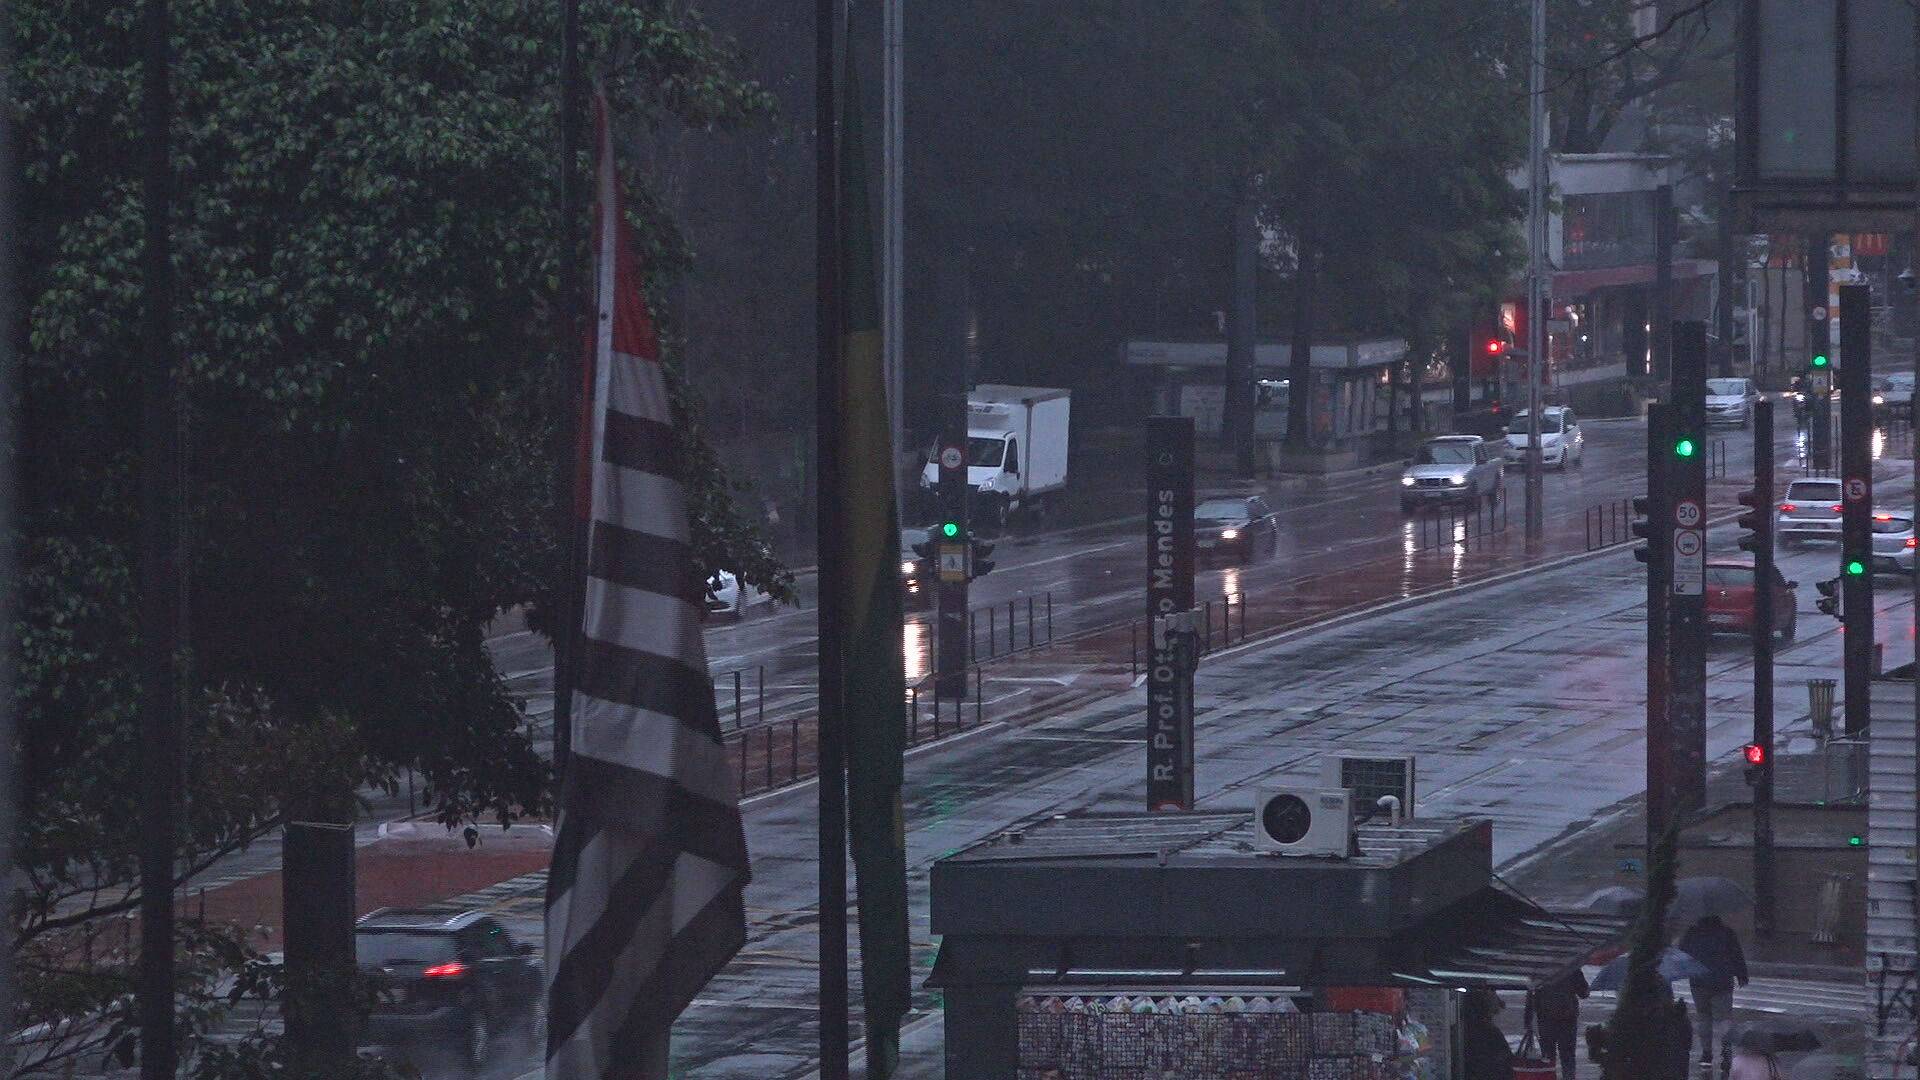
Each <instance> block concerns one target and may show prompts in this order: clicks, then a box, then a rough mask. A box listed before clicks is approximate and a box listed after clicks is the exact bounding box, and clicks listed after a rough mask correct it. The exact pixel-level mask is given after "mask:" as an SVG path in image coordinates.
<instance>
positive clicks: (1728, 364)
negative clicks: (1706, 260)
mask: <svg viewBox="0 0 1920 1080" xmlns="http://www.w3.org/2000/svg"><path fill="white" fill-rule="evenodd" d="M1723 199H1724V201H1723V202H1722V203H1721V205H1720V221H1719V234H1720V236H1719V244H1720V265H1719V267H1718V271H1717V273H1716V274H1715V275H1714V281H1715V284H1716V286H1717V287H1716V288H1715V290H1714V293H1715V300H1714V305H1713V333H1714V336H1715V337H1716V338H1718V339H1719V347H1718V348H1717V349H1716V350H1715V351H1714V361H1715V368H1714V370H1715V372H1716V374H1718V375H1719V376H1720V377H1721V378H1723V379H1730V378H1732V377H1733V271H1734V266H1735V263H1734V261H1733V244H1734V236H1733V192H1732V191H1731V190H1728V191H1726V192H1724V193H1723ZM1745 261H1746V260H1745V258H1744V257H1743V258H1742V259H1741V262H1743V263H1744V262H1745ZM1748 371H1749V374H1751V372H1752V365H1748Z"/></svg>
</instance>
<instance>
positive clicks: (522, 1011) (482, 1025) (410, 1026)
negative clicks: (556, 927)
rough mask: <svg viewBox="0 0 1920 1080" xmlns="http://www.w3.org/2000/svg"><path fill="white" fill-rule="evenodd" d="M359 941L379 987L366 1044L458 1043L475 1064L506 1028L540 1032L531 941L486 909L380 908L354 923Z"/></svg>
mask: <svg viewBox="0 0 1920 1080" xmlns="http://www.w3.org/2000/svg"><path fill="white" fill-rule="evenodd" d="M354 951H355V953H356V955H357V960H358V963H359V965H360V970H361V971H362V972H363V973H364V974H366V975H367V976H369V977H370V978H371V979H372V981H373V983H374V985H375V987H376V988H377V989H378V990H379V992H380V997H379V1001H378V1003H377V1004H376V1005H375V1006H374V1009H373V1012H372V1014H371V1015H370V1016H369V1017H368V1018H367V1026H366V1029H365V1031H364V1032H363V1033H362V1036H361V1039H360V1041H361V1043H362V1044H363V1045H369V1046H382V1047H386V1048H388V1049H391V1050H394V1051H396V1052H398V1053H400V1054H402V1055H408V1054H412V1053H418V1052H421V1051H429V1052H431V1051H444V1050H451V1051H453V1052H454V1053H456V1054H457V1055H458V1058H459V1060H460V1062H461V1064H462V1065H463V1066H464V1067H465V1068H466V1069H467V1070H469V1071H470V1072H475V1073H477V1072H479V1071H481V1070H482V1069H484V1068H486V1066H487V1064H488V1062H489V1061H490V1060H491V1059H492V1058H493V1056H494V1049H495V1045H496V1040H497V1039H499V1037H500V1036H502V1035H504V1034H507V1033H510V1032H515V1031H517V1032H519V1033H520V1034H521V1035H522V1036H524V1037H525V1038H526V1039H527V1040H528V1041H529V1042H535V1041H537V1040H538V1039H539V1035H538V1030H539V1021H540V1009H541V998H542V988H541V977H540V965H539V963H538V961H536V960H535V959H534V958H533V946H532V945H531V944H529V943H526V942H520V941H515V940H514V939H513V937H512V935H510V934H508V933H507V930H506V928H505V927H503V926H501V925H500V924H499V923H498V922H496V921H494V919H493V918H492V917H490V916H488V915H486V914H484V913H482V912H478V911H466V910H459V909H436V908H424V909H401V908H382V909H381V910H379V911H375V912H373V913H372V914H369V915H366V916H364V917H362V918H361V919H360V921H359V922H358V923H356V924H355V925H354Z"/></svg>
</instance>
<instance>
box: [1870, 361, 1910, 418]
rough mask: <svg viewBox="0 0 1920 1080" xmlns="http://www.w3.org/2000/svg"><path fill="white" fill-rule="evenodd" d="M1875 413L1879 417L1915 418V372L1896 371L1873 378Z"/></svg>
mask: <svg viewBox="0 0 1920 1080" xmlns="http://www.w3.org/2000/svg"><path fill="white" fill-rule="evenodd" d="M1873 415H1874V416H1875V417H1876V418H1879V419H1893V418H1898V419H1901V420H1911V419H1913V372H1911V371H1896V372H1893V373H1892V374H1890V375H1888V376H1887V377H1885V378H1882V379H1875V380H1873Z"/></svg>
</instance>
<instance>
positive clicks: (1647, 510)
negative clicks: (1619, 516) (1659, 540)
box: [1633, 495, 1653, 562]
mask: <svg viewBox="0 0 1920 1080" xmlns="http://www.w3.org/2000/svg"><path fill="white" fill-rule="evenodd" d="M1652 507H1653V503H1652V500H1650V499H1648V498H1647V497H1646V496H1645V495H1635V496H1634V497H1633V514H1634V517H1633V535H1635V536H1637V537H1639V538H1640V539H1642V540H1646V541H1652V540H1653V524H1652V520H1651V514H1652V512H1653V509H1652ZM1633 557H1634V558H1636V559H1639V560H1640V561H1641V562H1651V561H1652V559H1653V555H1652V551H1651V549H1650V548H1649V546H1648V545H1647V544H1640V545H1637V546H1636V547H1634V549H1633Z"/></svg>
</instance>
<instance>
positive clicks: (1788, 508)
mask: <svg viewBox="0 0 1920 1080" xmlns="http://www.w3.org/2000/svg"><path fill="white" fill-rule="evenodd" d="M1798 509H1800V508H1799V507H1797V506H1795V505H1793V504H1792V503H1781V504H1780V512H1781V513H1783V514H1791V513H1793V512H1794V511H1795V510H1798Z"/></svg>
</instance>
